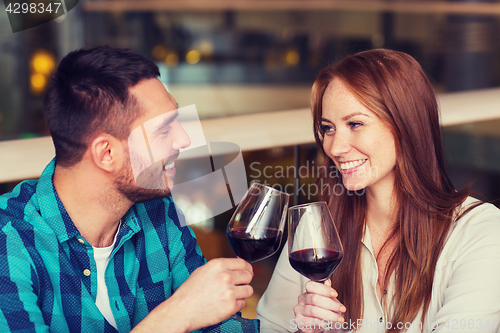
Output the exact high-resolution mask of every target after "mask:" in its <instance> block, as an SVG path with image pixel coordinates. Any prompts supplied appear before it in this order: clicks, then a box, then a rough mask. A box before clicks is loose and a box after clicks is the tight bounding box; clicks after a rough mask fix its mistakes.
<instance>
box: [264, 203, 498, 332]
mask: <svg viewBox="0 0 500 333" xmlns="http://www.w3.org/2000/svg"><path fill="white" fill-rule="evenodd" d="M474 202H475V199H474V198H470V197H469V198H468V199H467V200H466V201H465V202H464V204H463V206H462V207H463V208H466V207H468V206H469V205H470V204H472V203H474ZM362 242H363V247H362V250H361V258H362V263H363V264H362V275H363V290H364V316H363V325H361V326H356V324H357V323H356V322H354V323H349V322H346V324H344V325H345V326H344V327H345V328H347V326H348V325H354V326H350V328H354V327H356V328H358V331H357V332H359V333H368V332H370V333H372V332H377V333H383V332H385V331H386V329H387V328H388V327H389V326H390V325H394V326H396V325H398V323H390V322H388V321H387V320H388V319H389V320H390V317H391V316H390V314H386V313H384V310H383V308H382V306H381V305H380V301H379V299H378V296H377V292H376V290H377V289H376V285H377V280H378V268H377V263H376V260H375V257H374V256H373V250H372V245H371V238H370V232H369V230H368V228H366V231H365V235H364V237H363V240H362ZM343 264H344V265H345V264H346V263H345V262H344V263H343ZM307 281H308V279H307V278H305V277H303V276H302V275H300V274H299V273H297V272H296V271H295V270H294V269H293V268H292V267H291V266H290V264H289V261H288V246H285V247H284V249H283V251H282V253H281V256H280V258H279V260H278V263H277V264H276V268H275V270H274V273H273V276H272V278H271V281H270V282H269V286H268V288H267V290H266V292H265V293H264V295H263V296H262V298H261V300H260V302H259V304H258V306H257V312H258V316H257V319H260V321H261V332H264V333H267V332H295V331H297V329H298V328H300V326H299V325H298V324H299V323H296V322H295V316H294V313H293V307H294V306H295V305H296V304H297V301H298V296H299V295H300V294H302V293H304V292H305V287H304V285H305V283H306V282H307ZM391 281H393V280H391ZM393 294H394V286H393V285H390V286H389V290H388V294H387V296H390V295H393ZM388 298H389V297H388ZM388 301H390V299H388ZM420 318H421V314H420V313H419V314H418V315H417V317H416V319H415V321H414V322H412V323H401V324H399V325H400V326H401V325H403V326H404V325H406V326H405V327H403V328H407V329H408V330H407V332H409V333H417V332H418V333H420V332H421V326H422V325H423V328H424V330H423V332H424V333H429V332H431V331H432V332H435V333H438V332H439V333H444V332H450V333H452V332H453V333H456V332H470V333H472V332H481V333H492V332H500V329H499V328H500V210H499V209H497V208H496V207H495V206H493V205H491V204H483V205H480V206H479V207H476V208H474V209H473V210H472V211H470V212H469V213H467V214H466V215H464V216H462V218H460V219H459V220H458V221H457V222H456V223H455V224H454V225H453V226H452V228H451V230H450V234H449V237H448V239H447V241H446V244H445V246H444V247H443V251H442V252H441V255H440V257H439V259H438V262H437V264H436V270H435V274H434V281H433V286H432V295H431V301H430V305H429V309H428V311H427V314H426V319H425V322H424V323H422V324H421V323H420ZM434 328H435V330H433V329H434ZM346 331H348V330H346Z"/></svg>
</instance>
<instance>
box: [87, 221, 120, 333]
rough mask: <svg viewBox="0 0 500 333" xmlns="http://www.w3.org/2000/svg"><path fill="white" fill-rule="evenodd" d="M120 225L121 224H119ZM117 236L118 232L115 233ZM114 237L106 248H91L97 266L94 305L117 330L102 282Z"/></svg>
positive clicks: (106, 290)
mask: <svg viewBox="0 0 500 333" xmlns="http://www.w3.org/2000/svg"><path fill="white" fill-rule="evenodd" d="M120 225H121V223H120ZM118 230H120V226H118ZM116 235H118V231H117V232H116ZM116 235H115V239H114V241H113V244H111V245H110V246H107V247H93V248H94V260H95V264H96V266H97V297H96V299H95V305H96V306H97V307H98V308H99V311H101V313H102V315H103V316H104V318H106V320H107V321H108V323H110V324H111V325H112V326H113V327H114V328H116V329H118V327H117V326H116V321H115V317H113V312H111V306H110V305H109V296H108V287H106V282H105V280H104V272H105V271H106V265H107V264H108V261H109V258H110V256H111V252H112V251H113V248H114V247H115V243H116Z"/></svg>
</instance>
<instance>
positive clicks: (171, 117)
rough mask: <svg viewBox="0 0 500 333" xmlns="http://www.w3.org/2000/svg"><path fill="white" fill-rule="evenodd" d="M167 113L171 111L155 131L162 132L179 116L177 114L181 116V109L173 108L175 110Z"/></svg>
mask: <svg viewBox="0 0 500 333" xmlns="http://www.w3.org/2000/svg"><path fill="white" fill-rule="evenodd" d="M167 113H171V115H169V116H168V117H166V118H165V119H164V120H163V121H162V122H161V124H159V125H158V126H157V127H156V129H155V132H161V130H162V129H163V128H165V127H167V126H168V125H169V124H170V123H171V122H172V121H174V120H175V118H177V116H179V111H177V110H173V111H169V112H167Z"/></svg>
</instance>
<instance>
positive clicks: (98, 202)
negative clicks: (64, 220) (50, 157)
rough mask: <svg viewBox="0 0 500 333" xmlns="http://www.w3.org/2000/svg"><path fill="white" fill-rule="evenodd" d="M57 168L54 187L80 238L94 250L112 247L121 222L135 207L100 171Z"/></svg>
mask: <svg viewBox="0 0 500 333" xmlns="http://www.w3.org/2000/svg"><path fill="white" fill-rule="evenodd" d="M84 168H85V167H84V166H78V165H77V166H74V167H72V168H62V167H59V166H56V169H55V172H54V178H53V182H54V187H55V189H56V191H57V194H58V196H59V198H60V199H61V201H62V203H63V205H64V208H65V209H66V211H67V212H68V214H69V216H70V217H71V220H72V221H73V223H74V224H75V226H76V228H77V229H78V231H79V232H80V234H81V235H82V236H83V237H84V238H85V239H86V240H87V241H88V242H89V243H90V244H92V246H94V247H106V246H110V245H111V244H113V241H114V237H115V234H116V232H117V229H118V226H119V224H120V219H121V218H122V217H123V215H125V213H126V212H127V211H128V210H129V209H130V207H131V206H132V203H131V202H130V201H129V200H127V199H124V198H123V196H121V195H120V194H119V193H117V192H116V190H115V189H114V185H113V182H112V180H110V178H109V177H107V176H106V175H105V174H103V173H102V172H100V171H99V170H92V169H87V168H85V170H84Z"/></svg>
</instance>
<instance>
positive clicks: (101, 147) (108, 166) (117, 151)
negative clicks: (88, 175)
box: [89, 134, 124, 172]
mask: <svg viewBox="0 0 500 333" xmlns="http://www.w3.org/2000/svg"><path fill="white" fill-rule="evenodd" d="M89 149H90V156H91V157H92V161H93V162H94V164H95V166H96V167H98V168H100V169H102V170H104V171H107V172H114V171H117V170H119V169H120V168H121V164H122V163H123V160H124V156H123V151H124V150H123V144H122V142H121V141H120V140H118V139H116V138H114V137H112V136H111V135H107V134H102V135H99V136H97V137H96V138H95V139H94V140H92V142H91V143H90V146H89Z"/></svg>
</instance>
